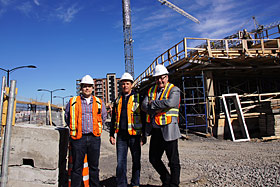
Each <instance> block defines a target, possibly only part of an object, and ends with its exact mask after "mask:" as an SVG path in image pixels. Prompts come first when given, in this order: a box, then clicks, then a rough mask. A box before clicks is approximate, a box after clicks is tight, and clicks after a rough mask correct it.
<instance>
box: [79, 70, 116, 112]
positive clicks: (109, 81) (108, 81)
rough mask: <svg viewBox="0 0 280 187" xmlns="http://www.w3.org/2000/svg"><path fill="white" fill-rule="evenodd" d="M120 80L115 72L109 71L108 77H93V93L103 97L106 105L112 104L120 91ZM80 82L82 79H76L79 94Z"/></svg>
mask: <svg viewBox="0 0 280 187" xmlns="http://www.w3.org/2000/svg"><path fill="white" fill-rule="evenodd" d="M119 81H120V78H117V77H116V74H115V73H107V74H106V78H93V82H94V85H93V95H94V96H96V97H99V98H101V99H102V100H103V101H104V102H105V103H106V106H108V105H109V104H112V103H113V102H114V100H115V99H116V98H117V97H118V94H119V93H120V85H119ZM80 82H81V80H80V79H79V80H76V93H77V95H79V94H80Z"/></svg>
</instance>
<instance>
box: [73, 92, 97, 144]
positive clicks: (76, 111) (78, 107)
mask: <svg viewBox="0 0 280 187" xmlns="http://www.w3.org/2000/svg"><path fill="white" fill-rule="evenodd" d="M92 98H93V102H92V116H93V118H92V120H93V124H92V125H93V134H94V136H101V133H102V116H101V111H102V100H101V99H99V98H97V97H95V96H92ZM69 127H70V136H71V138H72V139H75V140H76V139H80V138H81V137H82V101H81V96H75V97H72V98H71V99H70V125H69Z"/></svg>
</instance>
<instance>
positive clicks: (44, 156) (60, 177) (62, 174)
mask: <svg viewBox="0 0 280 187" xmlns="http://www.w3.org/2000/svg"><path fill="white" fill-rule="evenodd" d="M68 139H69V130H68V129H67V128H57V127H54V126H38V125H34V124H22V125H15V126H13V127H12V135H11V147H10V158H9V173H8V175H9V180H8V185H10V186H32V185H33V184H34V186H41V185H43V186H44V185H45V184H48V185H55V186H62V184H65V183H67V176H66V163H67V158H66V156H67V149H68ZM1 151H2V150H1ZM59 183H60V184H59ZM21 184H22V185H21ZM58 184H59V185H58Z"/></svg>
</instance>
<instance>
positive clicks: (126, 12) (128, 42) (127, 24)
mask: <svg viewBox="0 0 280 187" xmlns="http://www.w3.org/2000/svg"><path fill="white" fill-rule="evenodd" d="M122 8H123V34H124V58H125V72H127V73H129V74H131V76H132V77H133V78H134V60H133V47H132V42H133V40H132V31H131V8H130V0H122Z"/></svg>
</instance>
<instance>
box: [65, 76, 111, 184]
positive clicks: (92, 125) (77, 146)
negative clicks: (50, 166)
mask: <svg viewBox="0 0 280 187" xmlns="http://www.w3.org/2000/svg"><path fill="white" fill-rule="evenodd" d="M80 84H81V95H80V96H75V97H72V98H71V99H70V101H69V103H68V104H67V106H66V110H65V121H66V123H67V125H68V126H69V128H70V146H71V151H72V159H73V167H72V171H71V186H75V187H80V186H81V183H82V181H83V176H82V170H83V165H84V158H85V155H86V154H87V160H88V168H89V185H90V186H94V187H99V186H100V184H99V168H98V166H99V157H100V143H101V139H100V136H101V133H102V124H103V123H104V122H105V120H106V117H107V112H106V107H105V105H104V103H103V101H102V100H101V99H99V98H98V97H95V96H93V95H92V92H93V79H92V77H91V76H89V75H86V76H84V77H83V78H82V80H81V83H80Z"/></svg>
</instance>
